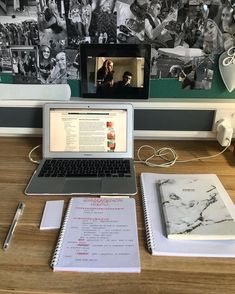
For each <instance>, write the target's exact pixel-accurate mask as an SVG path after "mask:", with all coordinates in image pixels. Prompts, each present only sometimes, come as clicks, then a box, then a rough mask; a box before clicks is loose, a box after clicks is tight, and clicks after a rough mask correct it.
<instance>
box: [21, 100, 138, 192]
mask: <svg viewBox="0 0 235 294" xmlns="http://www.w3.org/2000/svg"><path fill="white" fill-rule="evenodd" d="M133 143H134V142H133V107H132V105H131V104H122V103H118V104H117V103H102V102H99V103H96V102H94V103H93V102H91V103H83V102H81V103H73V102H69V103H50V104H45V105H44V108H43V159H42V160H41V162H40V164H39V166H38V168H37V169H36V170H35V172H34V174H33V176H32V177H31V179H30V181H29V183H28V185H27V187H26V189H25V194H26V195H80V194H81V195H86V194H87V195H134V194H136V191H137V189H136V177H135V170H134V163H133V153H134V152H133Z"/></svg>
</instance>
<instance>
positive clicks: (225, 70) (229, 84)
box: [219, 46, 235, 92]
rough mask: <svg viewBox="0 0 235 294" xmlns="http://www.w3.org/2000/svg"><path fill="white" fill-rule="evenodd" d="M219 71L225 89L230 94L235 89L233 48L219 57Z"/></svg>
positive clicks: (234, 54) (234, 51) (234, 55)
mask: <svg viewBox="0 0 235 294" xmlns="http://www.w3.org/2000/svg"><path fill="white" fill-rule="evenodd" d="M219 70H220V74H221V77H222V79H223V82H224V84H225V86H226V88H227V89H228V91H229V92H232V91H233V90H234V89H235V46H233V47H231V48H230V49H228V51H226V52H224V53H222V54H221V55H220V58H219Z"/></svg>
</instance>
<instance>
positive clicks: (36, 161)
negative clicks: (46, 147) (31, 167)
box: [29, 145, 41, 164]
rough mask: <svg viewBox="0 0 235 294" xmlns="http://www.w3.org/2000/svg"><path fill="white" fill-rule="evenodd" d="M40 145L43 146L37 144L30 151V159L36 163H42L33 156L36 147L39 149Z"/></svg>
mask: <svg viewBox="0 0 235 294" xmlns="http://www.w3.org/2000/svg"><path fill="white" fill-rule="evenodd" d="M39 147H41V145H37V146H35V147H34V148H33V149H32V150H31V151H30V152H29V160H30V161H31V162H32V163H36V164H39V163H40V161H38V160H34V159H33V158H32V153H33V152H34V151H35V150H36V149H38V148H39Z"/></svg>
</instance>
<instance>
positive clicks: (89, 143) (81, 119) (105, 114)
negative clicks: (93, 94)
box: [49, 108, 127, 153]
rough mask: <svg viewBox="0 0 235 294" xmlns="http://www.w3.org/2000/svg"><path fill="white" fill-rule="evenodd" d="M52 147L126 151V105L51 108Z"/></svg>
mask: <svg viewBox="0 0 235 294" xmlns="http://www.w3.org/2000/svg"><path fill="white" fill-rule="evenodd" d="M49 120H50V123H49V125H50V131H49V151H50V152H82V153H86V152H88V153H96V152H97V153H101V152H102V153H104V152H105V153H106V152H107V153H108V152H113V153H115V152H126V151H127V110H126V109H89V108H88V109H82V108H81V109H79V108H77V109H76V108H51V109H50V113H49Z"/></svg>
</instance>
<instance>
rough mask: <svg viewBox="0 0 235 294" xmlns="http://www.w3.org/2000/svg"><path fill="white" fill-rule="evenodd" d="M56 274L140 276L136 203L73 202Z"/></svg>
mask: <svg viewBox="0 0 235 294" xmlns="http://www.w3.org/2000/svg"><path fill="white" fill-rule="evenodd" d="M52 267H53V269H54V271H59V270H64V271H90V272H139V271H140V261H139V247H138V235H137V224H136V208H135V200H134V199H131V198H119V199H116V198H72V199H71V202H70V205H69V207H68V212H67V215H66V218H65V223H64V226H63V229H62V231H61V235H60V237H59V240H58V245H57V248H56V250H55V255H54V258H53V260H52Z"/></svg>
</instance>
